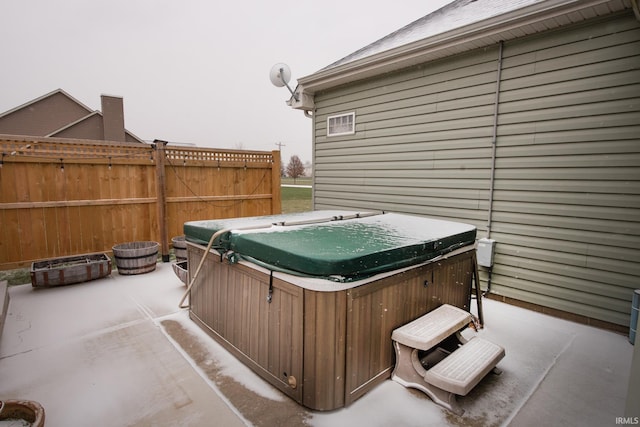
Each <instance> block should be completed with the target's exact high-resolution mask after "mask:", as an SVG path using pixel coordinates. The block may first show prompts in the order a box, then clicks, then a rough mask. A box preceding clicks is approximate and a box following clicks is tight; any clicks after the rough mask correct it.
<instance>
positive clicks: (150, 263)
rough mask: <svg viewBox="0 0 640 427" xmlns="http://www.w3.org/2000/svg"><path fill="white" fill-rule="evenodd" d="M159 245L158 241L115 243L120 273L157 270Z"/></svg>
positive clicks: (115, 255) (117, 265)
mask: <svg viewBox="0 0 640 427" xmlns="http://www.w3.org/2000/svg"><path fill="white" fill-rule="evenodd" d="M159 246H160V244H159V243H158V242H129V243H121V244H119V245H115V246H114V247H113V248H112V250H113V256H114V258H115V261H116V267H117V268H118V273H119V274H123V275H132V274H143V273H149V272H150V271H153V270H155V269H156V262H158V247H159Z"/></svg>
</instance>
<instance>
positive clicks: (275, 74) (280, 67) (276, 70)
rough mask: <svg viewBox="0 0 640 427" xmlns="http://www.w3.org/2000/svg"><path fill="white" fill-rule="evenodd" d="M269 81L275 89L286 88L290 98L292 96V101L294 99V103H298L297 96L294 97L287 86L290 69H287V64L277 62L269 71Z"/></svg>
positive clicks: (294, 94)
mask: <svg viewBox="0 0 640 427" xmlns="http://www.w3.org/2000/svg"><path fill="white" fill-rule="evenodd" d="M269 79H270V80H271V83H272V84H273V85H274V86H276V87H283V86H286V87H287V89H289V92H291V96H293V99H295V100H296V102H297V101H299V99H298V95H296V93H295V92H294V91H293V90H291V88H290V87H289V84H288V83H289V80H291V69H289V66H288V65H287V64H283V63H281V62H279V63H277V64H276V65H274V66H273V67H271V71H270V72H269Z"/></svg>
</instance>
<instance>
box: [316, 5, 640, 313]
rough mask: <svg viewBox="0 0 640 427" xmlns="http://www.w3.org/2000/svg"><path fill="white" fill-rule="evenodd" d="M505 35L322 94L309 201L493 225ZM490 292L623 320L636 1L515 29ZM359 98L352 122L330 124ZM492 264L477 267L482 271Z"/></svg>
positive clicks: (631, 268)
mask: <svg viewBox="0 0 640 427" xmlns="http://www.w3.org/2000/svg"><path fill="white" fill-rule="evenodd" d="M497 57H498V46H495V47H492V48H486V49H479V50H476V51H473V52H470V53H467V54H463V55H457V56H453V57H450V58H445V59H442V60H438V61H436V62H433V63H428V64H422V65H420V66H416V67H412V68H411V69H407V70H403V71H400V72H396V73H391V74H388V75H385V76H381V77H380V78H372V79H368V80H365V81H361V82H358V83H354V84H350V85H346V86H343V87H338V88H334V89H331V90H327V91H325V92H321V93H317V94H316V96H315V103H316V107H317V111H316V112H315V119H314V132H315V134H314V157H315V158H314V166H315V170H314V173H315V175H314V208H315V209H355V210H358V209H367V210H372V209H379V210H386V211H394V212H404V213H410V214H417V215H425V216H429V217H435V218H441V219H448V220H454V221H461V222H467V223H470V224H473V225H475V226H476V227H478V229H479V233H478V234H479V236H480V237H482V236H483V235H484V234H486V231H487V220H488V215H489V192H490V188H489V187H490V176H491V152H492V131H493V119H494V117H493V112H494V101H495V91H496V77H497V64H498V61H497ZM499 99H500V104H499V109H498V122H497V141H496V147H497V148H496V157H497V158H496V163H495V165H496V171H495V183H494V201H493V205H492V212H493V213H492V227H491V238H494V239H496V241H497V242H498V244H497V247H496V257H495V266H494V268H493V273H492V283H491V291H492V292H493V293H496V294H499V295H503V296H506V297H510V298H515V299H519V300H523V301H526V302H531V303H535V304H540V305H543V306H547V307H551V308H555V309H559V310H565V311H568V312H570V313H575V314H578V315H582V316H587V317H591V318H595V319H599V320H604V321H608V322H612V323H616V324H620V325H628V321H629V313H630V301H631V296H632V293H633V289H636V288H640V24H639V23H638V22H637V21H636V20H635V19H634V17H633V14H632V13H624V14H618V15H614V16H611V17H607V18H599V19H597V20H592V21H590V22H585V23H583V24H580V25H576V26H572V27H568V28H566V29H561V30H554V31H550V32H548V33H546V34H543V35H538V36H535V37H528V38H523V39H521V40H514V41H510V42H508V43H505V45H504V49H503V68H502V80H501V85H500V95H499ZM348 111H355V113H356V133H355V134H354V135H347V136H343V137H327V136H326V117H327V116H328V115H331V114H336V113H340V112H348ZM486 273H487V272H486V271H483V274H482V278H483V282H484V284H483V286H486V278H487V274H486Z"/></svg>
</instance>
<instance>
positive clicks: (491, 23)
mask: <svg viewBox="0 0 640 427" xmlns="http://www.w3.org/2000/svg"><path fill="white" fill-rule="evenodd" d="M612 2H614V1H612V0H549V1H545V2H541V3H536V4H533V5H530V6H527V7H524V8H521V9H517V10H514V11H511V12H508V13H505V14H502V15H498V16H495V17H492V18H489V19H486V20H483V21H479V22H475V23H473V24H470V25H466V26H464V27H460V28H457V29H454V30H451V31H448V32H445V33H441V34H438V35H435V36H433V37H428V38H425V39H422V40H419V41H416V42H413V43H409V44H406V45H403V46H400V47H397V48H394V49H390V50H387V51H384V52H380V53H378V54H375V55H371V56H368V57H365V58H362V59H358V60H355V61H353V62H349V63H346V64H343V65H338V66H336V67H333V68H329V69H324V70H321V71H318V72H317V73H314V74H311V75H309V76H305V77H302V78H300V79H299V80H298V83H299V88H298V90H299V92H300V93H301V94H305V95H307V96H311V97H312V96H313V95H314V94H315V93H316V92H318V91H321V90H325V89H329V88H332V87H336V86H340V85H344V84H347V83H351V82H354V81H357V80H362V79H366V78H369V77H373V76H376V75H380V74H383V73H388V72H391V71H395V70H399V69H402V68H407V67H410V66H412V65H417V64H420V63H425V62H428V61H431V60H434V59H438V58H442V57H445V56H449V55H452V54H455V53H460V52H464V51H466V50H471V49H476V48H479V47H483V46H489V45H492V44H495V43H497V42H498V41H500V40H506V39H509V38H511V39H512V38H514V37H507V36H508V33H509V32H510V30H512V29H514V28H517V27H522V26H525V25H531V24H536V23H540V22H543V21H546V20H553V19H554V18H557V17H559V16H562V15H567V14H570V13H574V12H577V11H579V10H582V9H587V8H593V7H596V6H599V5H601V4H603V3H612ZM618 3H620V2H619V1H618ZM554 26H557V23H556V24H555V25H554ZM452 50H454V51H452ZM293 108H296V107H295V106H293Z"/></svg>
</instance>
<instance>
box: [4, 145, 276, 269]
mask: <svg viewBox="0 0 640 427" xmlns="http://www.w3.org/2000/svg"><path fill="white" fill-rule="evenodd" d="M0 153H1V156H2V158H1V160H0V162H1V163H0V270H6V269H11V268H17V267H24V266H27V265H29V264H30V263H31V262H32V261H34V260H37V259H43V258H51V257H58V256H67V255H75V254H82V253H92V252H110V251H111V247H112V246H113V245H114V244H118V243H123V242H131V241H146V240H154V241H157V242H159V243H160V245H161V250H162V255H163V259H164V260H165V261H168V254H169V252H168V251H169V241H170V239H171V237H172V236H179V235H182V234H183V231H182V226H183V224H184V222H186V221H193V220H201V219H215V218H230V217H240V216H253V215H269V214H276V213H280V210H281V199H280V153H279V152H278V151H272V152H265V151H245V150H218V149H208V148H191V147H189V148H184V147H175V146H171V145H167V144H166V143H165V142H163V141H155V143H154V144H137V143H120V142H103V141H90V140H68V139H60V138H24V137H16V136H11V135H0Z"/></svg>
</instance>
